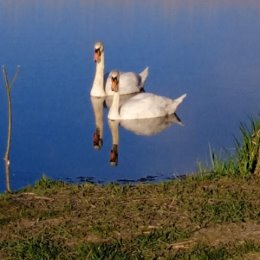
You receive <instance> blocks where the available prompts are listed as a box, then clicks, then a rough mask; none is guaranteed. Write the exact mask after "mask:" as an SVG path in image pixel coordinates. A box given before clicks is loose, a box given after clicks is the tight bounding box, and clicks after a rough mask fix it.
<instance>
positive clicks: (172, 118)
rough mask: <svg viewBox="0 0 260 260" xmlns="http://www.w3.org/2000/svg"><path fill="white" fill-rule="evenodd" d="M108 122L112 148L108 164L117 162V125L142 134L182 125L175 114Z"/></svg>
mask: <svg viewBox="0 0 260 260" xmlns="http://www.w3.org/2000/svg"><path fill="white" fill-rule="evenodd" d="M108 124H109V128H110V132H111V136H112V149H111V151H110V164H111V165H112V166H116V165H117V164H118V154H119V151H118V148H119V125H120V126H122V127H123V128H125V129H126V130H128V131H130V132H132V133H134V134H136V135H143V136H153V135H156V134H159V133H161V132H162V131H164V130H165V129H167V128H168V127H170V126H171V125H172V124H179V125H183V124H182V122H181V120H180V118H179V117H178V116H177V114H172V115H168V116H165V117H157V118H149V119H133V120H121V121H120V120H108Z"/></svg>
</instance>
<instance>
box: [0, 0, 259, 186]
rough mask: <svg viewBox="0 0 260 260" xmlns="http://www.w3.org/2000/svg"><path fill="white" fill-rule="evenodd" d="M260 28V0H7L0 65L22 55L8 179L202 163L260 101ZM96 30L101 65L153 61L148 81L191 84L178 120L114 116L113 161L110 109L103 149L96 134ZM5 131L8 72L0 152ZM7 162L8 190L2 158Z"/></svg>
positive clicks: (116, 176) (143, 175)
mask: <svg viewBox="0 0 260 260" xmlns="http://www.w3.org/2000/svg"><path fill="white" fill-rule="evenodd" d="M259 32H260V2H259V0H255V1H251V0H248V1H244V0H226V1H224V0H220V1H213V0H212V1H204V0H199V1H195V0H194V1H190V0H187V1H183V0H161V1H155V0H149V1H148V0H144V1H137V0H131V1H119V0H111V1H100V0H84V1H83V0H82V1H80V0H77V1H65V0H58V1H52V0H45V1H39V0H9V1H5V0H0V35H1V40H0V65H5V66H6V68H7V71H8V75H9V78H10V80H11V78H12V77H13V75H14V73H15V68H16V65H20V66H21V67H20V73H19V76H18V78H17V80H16V82H15V85H14V87H13V89H12V102H13V135H12V149H11V187H12V188H13V189H18V188H21V187H23V186H25V185H28V184H33V183H34V182H35V181H36V180H37V179H39V178H40V177H41V176H42V175H43V174H46V175H48V176H50V177H51V178H54V179H63V180H68V181H82V180H90V181H94V182H109V181H124V180H132V181H138V180H139V181H141V180H144V179H148V180H151V179H153V178H154V177H156V179H157V180H158V179H159V180H160V179H164V178H171V177H174V176H176V175H182V174H189V173H191V172H192V171H195V170H196V167H197V163H198V161H202V162H206V161H208V160H209V146H211V148H212V149H213V150H215V151H221V150H223V149H227V150H228V151H230V152H232V151H233V147H234V136H236V137H239V125H240V122H244V123H248V124H249V122H250V120H249V118H250V117H257V116H259V112H260V55H259V53H260V33H259ZM97 40H101V41H103V43H104V45H105V52H106V53H105V55H106V58H105V59H106V60H105V70H106V71H110V70H111V69H114V68H117V69H120V70H123V71H136V72H139V71H141V70H143V69H144V68H145V67H146V66H149V68H150V74H149V77H148V80H147V82H146V91H147V92H148V91H149V92H154V93H157V94H160V95H165V96H169V97H172V98H176V97H178V96H180V95H181V94H183V93H187V94H188V96H187V98H186V99H185V100H184V102H183V103H182V105H181V106H180V107H179V109H178V112H177V114H178V116H179V118H180V119H181V121H182V123H183V126H181V125H180V124H177V123H173V124H172V125H168V126H167V127H166V128H165V129H164V130H162V131H161V132H160V133H157V134H156V135H153V136H147V135H137V134H136V133H134V132H133V131H131V130H129V129H128V128H127V127H124V126H115V127H116V128H117V127H118V128H117V130H118V134H119V162H118V166H117V167H111V166H110V164H109V154H110V149H111V147H112V136H111V132H110V128H109V125H108V121H107V109H106V108H104V111H103V112H104V114H103V119H104V121H103V124H104V136H103V146H102V149H101V150H99V151H97V150H95V149H94V148H93V142H92V136H93V133H94V131H95V117H94V114H93V108H92V103H91V100H90V96H89V92H90V88H91V85H92V81H93V78H94V73H95V64H94V62H93V45H94V43H95V41H97ZM101 108H102V106H101ZM159 125H160V123H159ZM151 127H152V126H151V125H149V128H151ZM6 136H7V99H6V93H5V89H4V83H3V76H2V75H1V81H0V157H1V158H3V157H4V153H5V148H6ZM0 165H1V167H0V169H1V174H0V191H3V190H4V189H5V176H4V162H3V160H1V161H0Z"/></svg>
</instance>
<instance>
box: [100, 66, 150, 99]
mask: <svg viewBox="0 0 260 260" xmlns="http://www.w3.org/2000/svg"><path fill="white" fill-rule="evenodd" d="M148 73H149V70H148V67H147V68H145V69H144V70H143V71H142V72H141V73H140V74H138V73H134V72H122V71H121V72H119V78H120V80H119V93H120V95H127V94H131V93H138V92H140V91H141V90H142V88H143V86H144V83H145V80H146V78H147V77H148ZM105 90H106V94H107V95H109V96H111V95H113V91H112V90H111V73H109V75H108V78H107V80H106V86H105Z"/></svg>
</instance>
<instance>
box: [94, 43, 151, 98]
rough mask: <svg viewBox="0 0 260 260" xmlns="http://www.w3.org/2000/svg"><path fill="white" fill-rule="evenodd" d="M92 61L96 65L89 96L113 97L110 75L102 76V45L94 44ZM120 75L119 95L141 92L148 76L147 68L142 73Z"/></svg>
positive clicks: (103, 66) (121, 73)
mask: <svg viewBox="0 0 260 260" xmlns="http://www.w3.org/2000/svg"><path fill="white" fill-rule="evenodd" d="M94 61H95V63H96V72H95V77H94V81H93V85H92V88H91V91H90V95H91V96H94V97H105V96H109V95H113V92H112V90H111V73H110V74H109V75H108V77H107V78H105V76H104V69H105V55H104V45H103V44H102V43H101V42H96V43H95V46H94ZM119 73H120V91H119V93H120V95H126V94H131V93H138V92H140V91H142V89H143V87H144V83H145V80H146V78H147V77H148V74H149V68H148V67H147V68H145V69H144V70H143V71H142V72H140V73H139V74H138V73H134V72H119Z"/></svg>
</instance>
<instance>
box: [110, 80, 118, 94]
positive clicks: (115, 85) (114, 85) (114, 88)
mask: <svg viewBox="0 0 260 260" xmlns="http://www.w3.org/2000/svg"><path fill="white" fill-rule="evenodd" d="M118 83H119V81H118V79H117V77H115V78H113V77H112V84H111V90H112V91H115V92H117V91H118Z"/></svg>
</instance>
